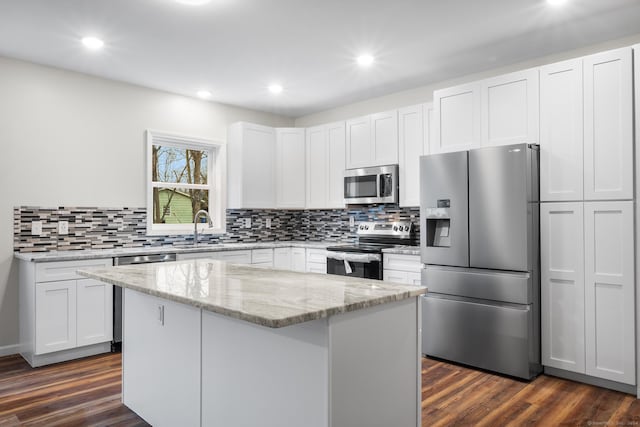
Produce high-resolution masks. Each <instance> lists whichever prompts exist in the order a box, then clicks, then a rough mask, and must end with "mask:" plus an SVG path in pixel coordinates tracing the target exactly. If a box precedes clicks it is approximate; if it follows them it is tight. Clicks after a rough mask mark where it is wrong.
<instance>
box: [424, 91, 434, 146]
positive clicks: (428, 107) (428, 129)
mask: <svg viewBox="0 0 640 427" xmlns="http://www.w3.org/2000/svg"><path fill="white" fill-rule="evenodd" d="M423 111H424V119H423V122H424V138H423V139H422V144H423V148H422V153H423V154H429V153H430V152H431V151H430V150H431V148H430V145H431V141H432V140H433V139H434V138H433V103H431V102H429V103H428V104H424V106H423Z"/></svg>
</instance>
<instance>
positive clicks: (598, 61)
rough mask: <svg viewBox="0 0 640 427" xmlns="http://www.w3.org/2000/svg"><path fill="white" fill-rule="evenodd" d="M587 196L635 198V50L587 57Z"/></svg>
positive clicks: (585, 86)
mask: <svg viewBox="0 0 640 427" xmlns="http://www.w3.org/2000/svg"><path fill="white" fill-rule="evenodd" d="M584 120H585V124H587V126H585V132H584V178H585V180H584V182H585V187H584V198H585V199H586V200H607V199H631V198H633V62H632V50H631V48H625V49H617V50H612V51H609V52H603V53H599V54H596V55H591V56H588V57H586V58H584Z"/></svg>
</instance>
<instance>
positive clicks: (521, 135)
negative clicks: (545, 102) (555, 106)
mask: <svg viewBox="0 0 640 427" xmlns="http://www.w3.org/2000/svg"><path fill="white" fill-rule="evenodd" d="M538 79H539V77H538V69H537V68H535V69H529V70H523V71H517V72H515V73H509V74H503V75H500V76H497V77H493V78H490V79H485V80H482V82H481V92H480V100H481V107H480V111H481V121H482V124H481V129H482V145H483V146H486V147H495V146H498V145H509V144H519V143H523V142H526V143H530V144H537V143H538V140H539V138H538V129H539V109H540V102H539V90H538Z"/></svg>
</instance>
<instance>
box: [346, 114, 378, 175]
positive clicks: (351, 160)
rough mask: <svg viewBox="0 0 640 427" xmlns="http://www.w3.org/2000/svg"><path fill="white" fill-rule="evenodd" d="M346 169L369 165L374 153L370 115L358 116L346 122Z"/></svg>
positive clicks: (371, 162)
mask: <svg viewBox="0 0 640 427" xmlns="http://www.w3.org/2000/svg"><path fill="white" fill-rule="evenodd" d="M346 133H347V141H346V143H347V169H353V168H361V167H366V166H371V165H372V164H373V161H374V153H373V149H372V146H371V117H370V116H366V117H360V118H358V119H353V120H349V121H347V123H346Z"/></svg>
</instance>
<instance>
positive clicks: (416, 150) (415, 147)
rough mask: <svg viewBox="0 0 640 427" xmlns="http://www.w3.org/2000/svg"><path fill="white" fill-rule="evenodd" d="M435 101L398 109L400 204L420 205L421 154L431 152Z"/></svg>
mask: <svg viewBox="0 0 640 427" xmlns="http://www.w3.org/2000/svg"><path fill="white" fill-rule="evenodd" d="M432 112H433V107H432V104H425V105H414V106H412V107H406V108H401V109H400V110H398V128H399V141H398V152H399V165H398V166H399V167H398V174H399V176H400V196H399V197H400V198H399V204H400V206H420V156H422V155H425V154H428V151H425V149H427V150H428V140H429V132H430V131H429V129H430V120H429V119H430V117H429V116H430V115H431V114H432Z"/></svg>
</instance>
